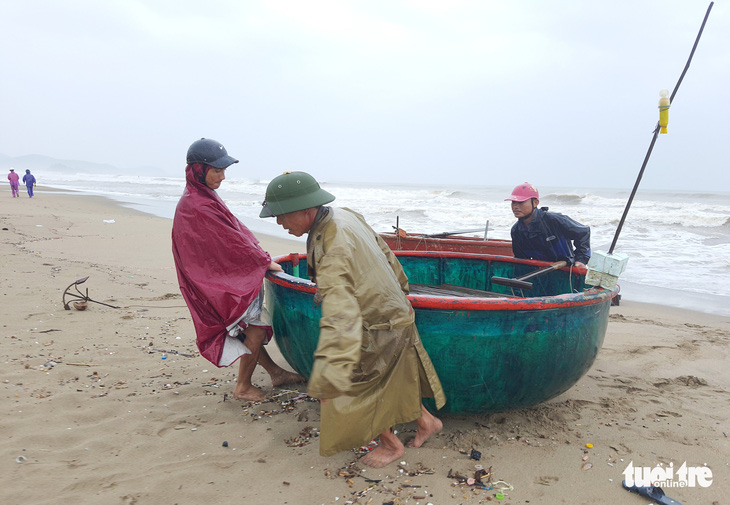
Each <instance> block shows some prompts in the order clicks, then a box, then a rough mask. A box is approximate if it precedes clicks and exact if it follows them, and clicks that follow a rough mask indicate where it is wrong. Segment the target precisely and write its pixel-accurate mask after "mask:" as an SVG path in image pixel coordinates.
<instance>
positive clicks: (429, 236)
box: [424, 228, 484, 238]
mask: <svg viewBox="0 0 730 505" xmlns="http://www.w3.org/2000/svg"><path fill="white" fill-rule="evenodd" d="M478 231H484V228H477V229H475V230H459V231H444V232H441V233H432V234H431V235H424V237H428V238H441V237H448V236H449V235H459V234H461V233H476V232H478Z"/></svg>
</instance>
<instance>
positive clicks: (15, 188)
mask: <svg viewBox="0 0 730 505" xmlns="http://www.w3.org/2000/svg"><path fill="white" fill-rule="evenodd" d="M8 180H9V181H10V191H12V192H13V198H15V197H18V198H20V183H19V182H18V180H20V177H18V174H16V173H15V169H14V168H11V169H10V173H9V174H8Z"/></svg>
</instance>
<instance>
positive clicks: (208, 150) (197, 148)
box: [187, 139, 238, 168]
mask: <svg viewBox="0 0 730 505" xmlns="http://www.w3.org/2000/svg"><path fill="white" fill-rule="evenodd" d="M187 162H188V165H191V164H193V163H205V164H206V165H210V166H211V167H214V168H226V167H228V166H230V165H233V164H234V163H238V160H237V159H236V158H234V157H232V156H228V151H226V148H225V147H223V144H221V143H220V142H218V141H216V140H213V139H200V140H196V141H195V142H193V143H192V144H190V147H188V156H187Z"/></svg>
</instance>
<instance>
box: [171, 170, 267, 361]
mask: <svg viewBox="0 0 730 505" xmlns="http://www.w3.org/2000/svg"><path fill="white" fill-rule="evenodd" d="M206 168H207V167H206V165H203V164H200V163H195V164H193V165H188V166H187V167H186V169H185V179H186V187H185V192H184V193H183V195H182V197H181V198H180V201H179V202H178V204H177V208H176V210H175V218H174V220H173V225H172V255H173V257H174V259H175V268H176V269H177V278H178V282H179V283H180V291H181V292H182V295H183V298H185V302H186V303H187V305H188V308H189V309H190V314H191V315H192V317H193V324H194V325H195V333H196V335H197V344H198V349H199V350H200V354H202V355H203V356H204V357H205V358H206V359H207V360H208V361H210V362H211V363H213V364H214V365H216V366H227V365H229V364H231V362H232V361H235V359H238V357H240V356H241V355H242V354H245V353H246V351H247V349H245V347H243V346H239V347H240V349H244V350H242V351H240V352H238V353H237V355H235V356H234V358H233V359H230V349H227V350H226V355H227V356H228V357H226V358H224V359H223V360H222V356H223V351H224V347H225V346H227V345H229V344H230V343H231V341H232V340H235V339H232V337H229V336H228V330H227V328H229V327H230V326H231V325H234V324H235V323H236V321H238V320H239V318H240V317H241V316H242V315H243V314H244V312H245V311H246V309H247V308H248V307H249V305H251V303H252V302H253V301H254V300H255V299H256V298H257V296H258V294H259V291H260V290H261V286H262V282H263V279H264V275H265V274H266V271H267V269H268V267H269V264H270V263H271V257H270V256H269V253H267V252H266V251H264V250H263V249H261V247H259V242H258V240H256V237H255V236H254V235H253V233H251V231H250V230H249V229H248V228H246V226H245V225H244V224H243V223H241V222H240V221H239V220H238V218H236V216H234V215H233V214H232V213H231V211H230V210H229V209H228V207H227V206H226V204H225V203H223V200H221V199H220V197H219V196H218V194H217V193H216V192H215V191H213V190H212V189H210V188H209V187H208V186H206V185H205V182H204V181H205V172H206ZM241 326H243V327H244V328H245V324H244V323H241ZM268 333H269V337H270V336H271V329H270V328H268Z"/></svg>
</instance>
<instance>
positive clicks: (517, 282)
mask: <svg viewBox="0 0 730 505" xmlns="http://www.w3.org/2000/svg"><path fill="white" fill-rule="evenodd" d="M565 265H567V263H566V262H565V261H557V262H555V263H553V264H552V265H550V266H549V267H544V268H541V269H540V270H535V271H534V272H530V273H529V274H526V275H523V276H522V277H517V278H516V279H508V278H506V277H492V284H501V285H502V286H508V287H511V288H519V289H532V283H531V282H527V279H532V278H533V277H537V276H538V275H543V274H546V273H548V272H552V271H553V270H557V269H558V268H563V267H564V266H565Z"/></svg>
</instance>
